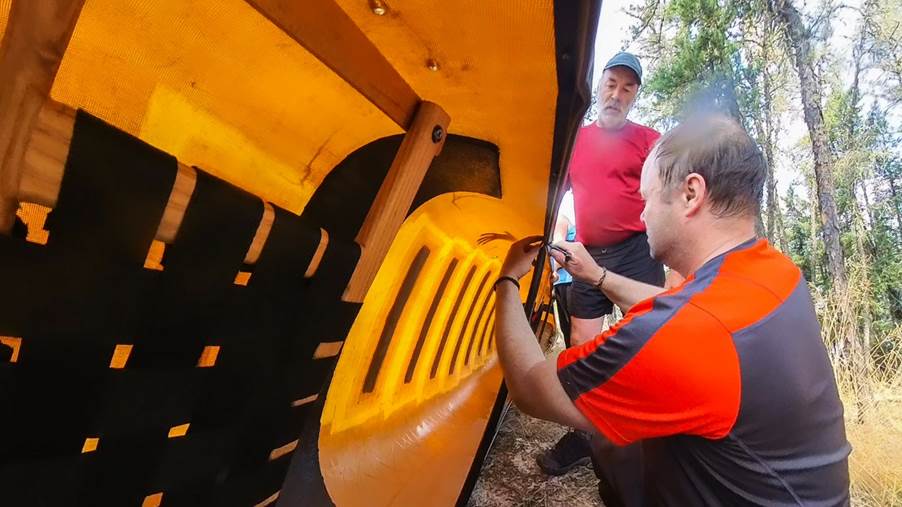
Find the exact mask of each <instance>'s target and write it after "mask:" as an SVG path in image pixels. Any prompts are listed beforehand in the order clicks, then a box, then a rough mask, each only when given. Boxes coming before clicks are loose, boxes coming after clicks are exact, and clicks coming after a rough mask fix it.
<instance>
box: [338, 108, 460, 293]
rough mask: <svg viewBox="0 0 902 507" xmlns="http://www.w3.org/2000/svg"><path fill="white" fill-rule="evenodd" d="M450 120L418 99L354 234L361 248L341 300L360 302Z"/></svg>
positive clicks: (441, 144) (444, 113)
mask: <svg viewBox="0 0 902 507" xmlns="http://www.w3.org/2000/svg"><path fill="white" fill-rule="evenodd" d="M450 122H451V119H450V118H449V116H448V113H446V112H445V111H444V110H443V109H442V108H441V107H439V106H438V105H437V104H433V103H432V102H421V103H420V107H419V108H418V109H417V114H416V116H415V117H414V120H413V125H411V127H410V130H408V131H407V135H405V136H404V141H403V142H402V143H401V147H400V148H398V153H397V154H396V155H395V159H394V161H393V162H392V165H391V168H390V169H389V170H388V174H387V175H386V176H385V181H384V182H383V183H382V187H381V188H380V189H379V193H378V194H376V200H375V201H374V202H373V206H372V207H370V211H369V213H368V214H367V216H366V220H365V221H364V223H363V227H361V228H360V232H359V233H358V234H357V238H356V241H357V243H358V244H359V245H360V247H361V249H362V252H361V254H360V261H359V262H358V263H357V268H356V269H355V270H354V274H353V275H351V281H350V282H348V286H347V287H346V288H345V292H344V295H343V296H342V299H343V300H344V301H349V302H354V303H362V302H363V298H364V296H366V293H367V291H368V290H369V288H370V285H371V284H372V283H373V279H375V278H376V273H377V272H378V271H379V267H380V266H381V265H382V260H383V259H385V255H386V254H387V253H388V249H389V247H390V246H391V244H392V241H394V239H395V235H396V234H397V233H398V229H400V228H401V224H402V223H404V219H405V218H406V216H407V211H408V210H409V209H410V205H411V203H413V198H414V197H416V194H417V190H419V188H420V184H421V183H422V182H423V177H424V176H425V175H426V170H427V169H429V165H430V164H431V163H432V159H433V158H435V156H436V155H438V154H439V152H440V151H441V149H442V146H443V145H444V143H445V137H446V135H447V132H448V124H449V123H450Z"/></svg>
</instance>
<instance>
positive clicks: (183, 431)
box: [169, 423, 191, 438]
mask: <svg viewBox="0 0 902 507" xmlns="http://www.w3.org/2000/svg"><path fill="white" fill-rule="evenodd" d="M190 426H191V423H185V424H179V425H178V426H173V427H171V428H169V438H176V437H183V436H185V435H187V434H188V428H189V427H190Z"/></svg>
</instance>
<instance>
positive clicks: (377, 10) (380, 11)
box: [370, 0, 388, 16]
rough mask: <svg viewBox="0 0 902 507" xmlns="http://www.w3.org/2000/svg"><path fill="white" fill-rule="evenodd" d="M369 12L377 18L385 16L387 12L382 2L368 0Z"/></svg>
mask: <svg viewBox="0 0 902 507" xmlns="http://www.w3.org/2000/svg"><path fill="white" fill-rule="evenodd" d="M370 10H372V11H373V14H375V15H377V16H385V13H387V12H388V7H386V6H385V3H383V2H382V0H370Z"/></svg>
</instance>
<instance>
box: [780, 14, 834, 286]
mask: <svg viewBox="0 0 902 507" xmlns="http://www.w3.org/2000/svg"><path fill="white" fill-rule="evenodd" d="M775 4H776V5H775V6H774V7H775V8H776V12H777V15H778V16H779V18H780V20H781V21H782V22H783V27H784V30H785V32H786V36H787V40H788V42H789V46H790V49H791V51H792V53H793V56H794V60H795V67H796V72H797V73H798V75H799V88H800V92H801V95H802V108H803V109H804V112H805V123H806V124H807V125H808V134H809V136H810V137H811V151H812V154H813V155H814V176H815V181H816V183H817V201H818V208H819V211H820V218H821V233H822V235H823V238H824V247H825V248H826V253H827V268H828V272H829V274H830V277H831V278H832V279H833V283H834V285H835V286H836V287H837V288H839V289H841V290H845V289H846V287H847V278H846V267H845V259H844V257H843V251H842V244H841V243H840V228H839V219H838V216H837V212H836V201H835V199H834V194H835V189H834V184H833V161H832V160H831V155H830V151H829V148H828V147H827V136H826V133H825V131H824V115H823V111H822V110H821V85H820V83H819V82H818V80H817V77H816V76H815V73H814V65H813V62H812V58H813V55H812V51H811V40H810V39H811V35H810V33H808V31H807V30H806V29H805V27H804V26H803V24H802V17H801V15H800V14H799V11H798V10H796V8H795V7H794V6H793V5H792V3H791V2H790V1H789V0H775Z"/></svg>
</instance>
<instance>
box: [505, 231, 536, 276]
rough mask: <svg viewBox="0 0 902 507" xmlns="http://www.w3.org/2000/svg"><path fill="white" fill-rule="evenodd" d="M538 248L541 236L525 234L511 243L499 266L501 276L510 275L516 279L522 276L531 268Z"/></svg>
mask: <svg viewBox="0 0 902 507" xmlns="http://www.w3.org/2000/svg"><path fill="white" fill-rule="evenodd" d="M540 248H542V236H527V237H525V238H523V239H521V240H520V241H517V242H516V243H514V244H513V245H511V247H510V250H508V252H507V258H505V259H504V264H503V265H502V266H501V276H512V277H514V278H516V279H517V280H519V279H521V278H523V277H524V276H525V275H526V273H529V270H530V269H532V263H533V261H535V260H536V255H538V253H539V249H540Z"/></svg>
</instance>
